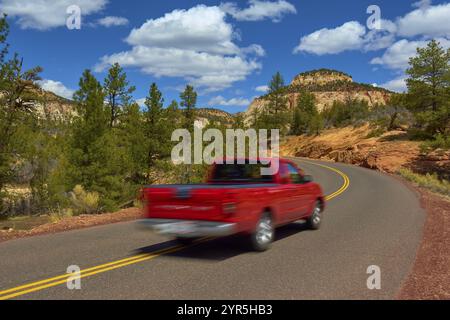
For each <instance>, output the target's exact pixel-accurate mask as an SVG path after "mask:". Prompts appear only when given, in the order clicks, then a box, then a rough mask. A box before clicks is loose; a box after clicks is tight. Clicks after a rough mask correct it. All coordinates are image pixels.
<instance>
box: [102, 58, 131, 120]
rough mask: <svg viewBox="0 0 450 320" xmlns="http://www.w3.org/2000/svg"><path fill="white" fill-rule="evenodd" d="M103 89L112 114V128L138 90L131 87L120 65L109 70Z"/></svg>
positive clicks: (115, 65)
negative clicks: (132, 95)
mask: <svg viewBox="0 0 450 320" xmlns="http://www.w3.org/2000/svg"><path fill="white" fill-rule="evenodd" d="M103 87H104V91H105V94H106V98H107V101H108V107H109V109H110V114H111V117H110V127H113V126H114V125H115V124H116V122H117V119H118V118H119V116H120V114H121V112H122V109H123V108H124V107H125V106H126V105H128V104H129V103H130V101H131V94H132V93H133V92H134V91H135V90H136V88H135V87H134V86H130V85H129V82H128V80H127V75H126V73H125V72H124V71H123V69H122V67H121V66H120V65H119V64H118V63H115V64H114V65H113V66H112V67H111V68H110V69H109V71H108V75H107V77H106V79H105V82H104V85H103Z"/></svg>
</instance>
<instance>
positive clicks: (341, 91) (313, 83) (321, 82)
mask: <svg viewBox="0 0 450 320" xmlns="http://www.w3.org/2000/svg"><path fill="white" fill-rule="evenodd" d="M301 90H306V91H308V92H311V93H313V94H314V96H315V97H316V105H317V108H318V110H319V111H322V110H324V109H325V108H327V107H328V106H331V105H332V104H333V102H334V101H339V102H345V101H348V100H362V101H367V103H368V104H369V106H370V107H375V106H377V105H385V104H386V103H388V102H389V99H390V97H391V95H392V92H390V91H388V90H386V89H383V88H378V87H375V86H372V85H368V84H361V83H357V82H354V81H353V79H352V77H351V76H349V75H347V74H345V73H343V72H340V71H335V70H328V69H321V70H314V71H310V72H305V73H301V74H299V75H297V76H296V77H295V78H294V80H293V81H292V83H291V84H290V85H289V86H287V88H286V91H287V99H288V108H290V109H293V108H294V107H295V106H296V104H297V101H298V98H299V97H300V92H301ZM267 104H268V99H267V96H263V97H259V98H256V99H255V100H253V102H252V103H251V104H250V106H249V108H248V109H247V111H246V112H245V121H246V122H250V121H251V119H252V116H253V117H254V116H255V114H257V113H258V112H260V111H261V110H262V109H263V108H265V107H266V106H267Z"/></svg>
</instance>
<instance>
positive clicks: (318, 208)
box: [306, 201, 323, 230]
mask: <svg viewBox="0 0 450 320" xmlns="http://www.w3.org/2000/svg"><path fill="white" fill-rule="evenodd" d="M322 211H323V210H322V204H321V203H320V201H317V202H316V204H315V205H314V209H313V212H312V214H311V217H309V218H308V220H307V221H306V223H307V224H308V227H309V228H310V229H312V230H319V229H320V225H321V224H322Z"/></svg>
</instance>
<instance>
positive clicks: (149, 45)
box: [95, 5, 264, 92]
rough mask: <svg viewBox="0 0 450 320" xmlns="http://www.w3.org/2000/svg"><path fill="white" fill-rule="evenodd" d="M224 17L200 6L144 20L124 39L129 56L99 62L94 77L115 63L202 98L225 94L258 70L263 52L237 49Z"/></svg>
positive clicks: (254, 47) (123, 54)
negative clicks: (171, 80) (170, 80)
mask: <svg viewBox="0 0 450 320" xmlns="http://www.w3.org/2000/svg"><path fill="white" fill-rule="evenodd" d="M225 17H226V14H225V13H224V12H223V11H222V10H221V9H220V8H219V7H216V6H213V7H207V6H205V5H198V6H196V7H193V8H191V9H189V10H174V11H172V12H170V13H167V14H166V15H164V16H163V17H160V18H157V19H151V20H148V21H147V22H145V23H144V24H143V25H142V26H141V27H139V28H136V29H133V30H132V31H131V33H130V35H129V36H128V37H127V39H126V41H127V42H128V43H129V44H130V45H131V46H132V48H131V49H130V50H128V51H123V52H119V53H114V54H111V55H108V56H104V57H102V58H101V59H100V62H99V63H98V64H97V65H96V66H95V71H97V72H101V71H103V70H105V69H106V68H107V67H108V66H109V65H111V64H113V63H115V62H118V63H120V64H121V65H122V66H125V67H136V68H139V69H140V70H142V71H143V72H144V73H147V74H151V75H154V76H157V77H163V76H165V77H181V78H184V79H186V80H187V81H189V82H190V83H191V84H193V85H195V86H199V87H203V88H204V91H205V92H210V91H216V90H221V89H224V88H227V87H229V86H231V85H232V84H233V83H234V82H236V81H240V80H244V79H245V78H246V77H247V76H248V75H249V74H251V73H252V72H254V71H256V70H258V69H260V68H261V64H260V62H258V61H257V60H256V57H258V56H261V55H263V54H264V49H263V48H262V47H261V46H258V45H251V46H250V47H247V48H240V47H238V46H237V45H236V44H235V43H234V42H233V39H234V38H235V33H234V30H233V26H232V25H231V24H229V23H227V22H226V21H225Z"/></svg>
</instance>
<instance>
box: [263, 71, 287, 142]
mask: <svg viewBox="0 0 450 320" xmlns="http://www.w3.org/2000/svg"><path fill="white" fill-rule="evenodd" d="M267 96H268V105H267V108H266V109H265V110H264V111H265V112H263V113H262V114H261V117H260V119H259V122H260V125H259V126H262V127H263V128H265V129H280V130H281V132H282V133H284V132H285V129H286V125H287V122H288V106H287V103H288V99H287V97H286V87H285V85H284V79H283V77H282V75H281V73H280V72H277V73H276V74H275V75H274V76H273V77H272V80H271V81H270V83H269V92H268V95H267Z"/></svg>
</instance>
